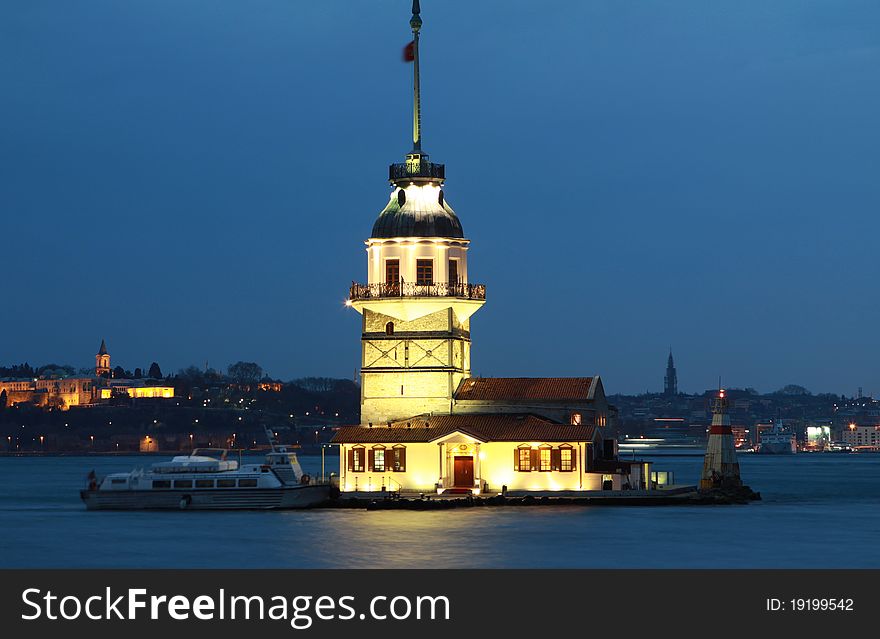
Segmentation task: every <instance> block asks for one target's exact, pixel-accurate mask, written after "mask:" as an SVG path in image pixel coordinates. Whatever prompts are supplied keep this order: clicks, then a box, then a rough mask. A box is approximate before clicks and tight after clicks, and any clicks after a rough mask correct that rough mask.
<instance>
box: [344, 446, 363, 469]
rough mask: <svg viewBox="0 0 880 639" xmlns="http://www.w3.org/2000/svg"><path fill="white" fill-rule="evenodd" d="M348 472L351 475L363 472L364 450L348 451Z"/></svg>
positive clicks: (353, 449) (354, 449)
mask: <svg viewBox="0 0 880 639" xmlns="http://www.w3.org/2000/svg"><path fill="white" fill-rule="evenodd" d="M348 470H350V471H351V472H353V473H362V472H364V449H363V447H361V448H352V449H351V450H350V451H348Z"/></svg>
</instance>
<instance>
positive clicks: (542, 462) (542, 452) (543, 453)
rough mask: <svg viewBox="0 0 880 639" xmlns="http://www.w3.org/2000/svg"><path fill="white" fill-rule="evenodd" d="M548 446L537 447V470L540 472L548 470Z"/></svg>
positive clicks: (549, 451) (549, 450)
mask: <svg viewBox="0 0 880 639" xmlns="http://www.w3.org/2000/svg"><path fill="white" fill-rule="evenodd" d="M551 452H552V451H551V449H550V448H539V449H538V463H539V466H538V470H540V471H541V472H548V471H549V470H550V453H551Z"/></svg>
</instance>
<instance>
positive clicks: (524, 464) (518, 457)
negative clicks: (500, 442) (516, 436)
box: [513, 448, 532, 473]
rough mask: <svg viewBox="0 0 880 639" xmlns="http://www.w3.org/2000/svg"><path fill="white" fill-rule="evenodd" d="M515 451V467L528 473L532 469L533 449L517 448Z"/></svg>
mask: <svg viewBox="0 0 880 639" xmlns="http://www.w3.org/2000/svg"><path fill="white" fill-rule="evenodd" d="M513 453H514V467H515V469H516V470H518V471H520V472H523V473H528V472H530V471H531V470H532V449H531V448H517V449H516V450H515V451H513Z"/></svg>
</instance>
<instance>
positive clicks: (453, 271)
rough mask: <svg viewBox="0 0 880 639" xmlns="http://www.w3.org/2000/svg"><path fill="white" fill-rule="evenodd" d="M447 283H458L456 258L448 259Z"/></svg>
mask: <svg viewBox="0 0 880 639" xmlns="http://www.w3.org/2000/svg"><path fill="white" fill-rule="evenodd" d="M449 283H450V284H458V260H449Z"/></svg>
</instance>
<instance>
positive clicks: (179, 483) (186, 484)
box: [174, 479, 193, 488]
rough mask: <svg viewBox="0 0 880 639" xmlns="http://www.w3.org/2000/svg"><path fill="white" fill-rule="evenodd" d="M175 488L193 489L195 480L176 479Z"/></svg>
mask: <svg viewBox="0 0 880 639" xmlns="http://www.w3.org/2000/svg"><path fill="white" fill-rule="evenodd" d="M174 487H175V488H192V487H193V480H192V479H175V480H174Z"/></svg>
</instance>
